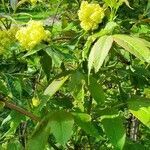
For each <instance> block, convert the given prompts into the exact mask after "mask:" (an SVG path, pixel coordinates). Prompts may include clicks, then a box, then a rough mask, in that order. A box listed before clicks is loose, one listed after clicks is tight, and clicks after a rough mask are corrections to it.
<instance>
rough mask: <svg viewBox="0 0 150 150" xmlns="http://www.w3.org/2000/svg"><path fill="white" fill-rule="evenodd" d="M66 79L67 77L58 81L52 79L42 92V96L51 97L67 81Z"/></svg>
mask: <svg viewBox="0 0 150 150" xmlns="http://www.w3.org/2000/svg"><path fill="white" fill-rule="evenodd" d="M68 77H69V76H63V77H60V78H58V79H54V80H53V81H52V82H51V84H50V85H49V86H48V87H47V88H46V90H45V91H44V95H49V96H53V95H54V94H55V93H56V92H57V91H58V90H59V89H60V87H61V86H62V85H63V84H64V82H65V81H66V80H67V79H68Z"/></svg>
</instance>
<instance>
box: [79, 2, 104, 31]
mask: <svg viewBox="0 0 150 150" xmlns="http://www.w3.org/2000/svg"><path fill="white" fill-rule="evenodd" d="M78 16H79V20H80V21H81V23H80V25H81V27H82V28H83V29H84V30H86V31H88V30H91V29H92V30H94V29H96V28H97V27H98V24H99V23H101V22H102V19H103V18H104V10H103V8H102V7H100V5H99V4H89V3H88V2H87V1H82V3H81V6H80V10H79V11H78Z"/></svg>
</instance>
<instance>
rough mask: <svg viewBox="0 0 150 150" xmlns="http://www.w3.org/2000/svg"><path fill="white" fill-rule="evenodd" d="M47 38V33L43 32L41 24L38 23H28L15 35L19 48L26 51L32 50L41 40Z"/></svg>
mask: <svg viewBox="0 0 150 150" xmlns="http://www.w3.org/2000/svg"><path fill="white" fill-rule="evenodd" d="M45 38H47V31H45V30H44V27H43V24H42V22H40V21H33V20H31V21H29V22H28V23H27V26H26V27H22V28H21V29H20V30H18V32H17V33H16V39H17V40H18V41H19V42H20V44H21V46H23V47H24V48H26V49H32V48H34V47H35V46H36V45H37V44H39V43H40V42H41V41H42V40H44V39H45Z"/></svg>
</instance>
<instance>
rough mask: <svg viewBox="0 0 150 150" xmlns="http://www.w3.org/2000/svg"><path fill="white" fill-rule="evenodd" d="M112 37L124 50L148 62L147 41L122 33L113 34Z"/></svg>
mask: <svg viewBox="0 0 150 150" xmlns="http://www.w3.org/2000/svg"><path fill="white" fill-rule="evenodd" d="M113 38H114V41H115V42H116V43H117V44H118V45H120V46H121V47H123V48H124V49H125V50H127V51H129V52H130V53H131V54H133V55H135V56H136V57H137V58H139V59H140V60H142V61H144V62H148V63H150V49H149V48H148V47H149V42H148V41H146V40H143V39H140V38H136V37H131V36H128V35H123V34H117V35H113Z"/></svg>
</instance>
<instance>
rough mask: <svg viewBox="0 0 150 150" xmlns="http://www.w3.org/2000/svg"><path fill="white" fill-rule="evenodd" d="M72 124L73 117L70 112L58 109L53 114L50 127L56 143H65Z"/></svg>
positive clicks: (71, 130) (69, 135) (68, 137)
mask: <svg viewBox="0 0 150 150" xmlns="http://www.w3.org/2000/svg"><path fill="white" fill-rule="evenodd" d="M73 124H74V119H73V116H72V115H71V114H70V113H68V112H64V111H60V112H55V113H54V114H53V116H52V120H51V123H50V128H51V133H53V135H54V136H55V138H56V141H57V142H58V143H60V144H61V145H65V144H66V143H67V141H68V140H69V139H70V137H71V135H72V132H73Z"/></svg>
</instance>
